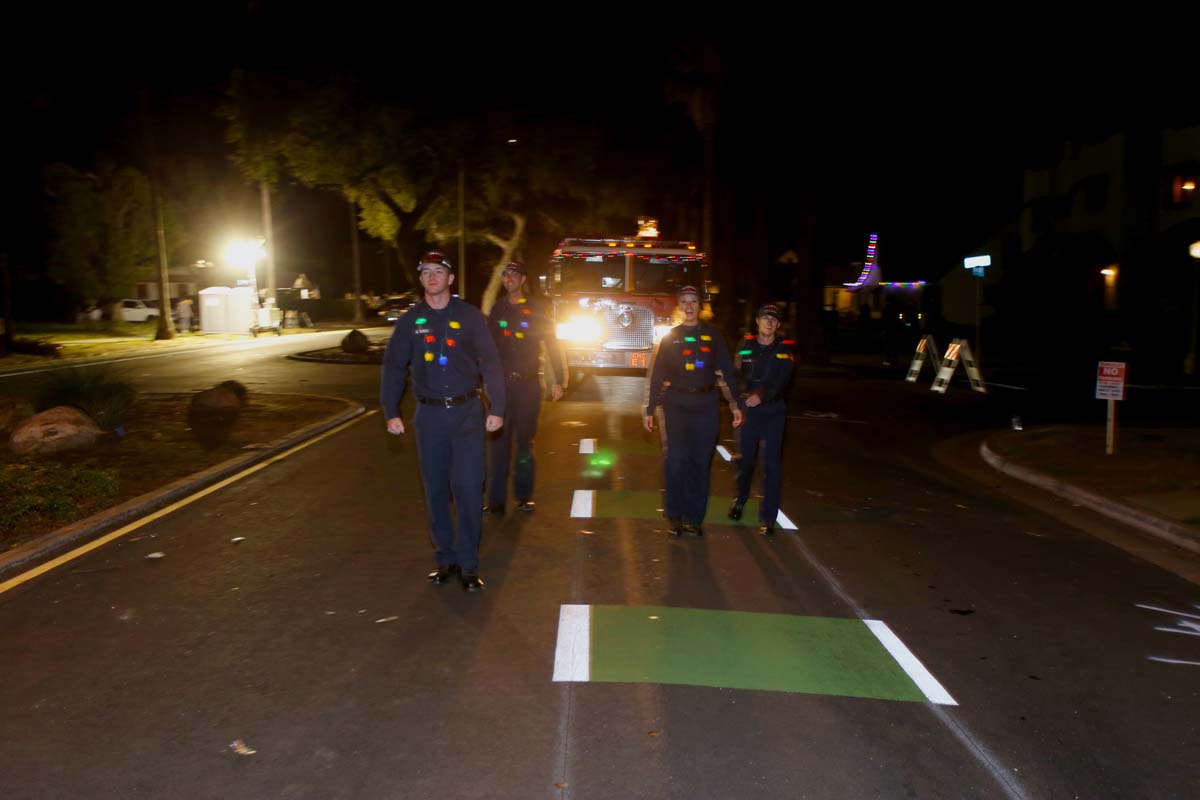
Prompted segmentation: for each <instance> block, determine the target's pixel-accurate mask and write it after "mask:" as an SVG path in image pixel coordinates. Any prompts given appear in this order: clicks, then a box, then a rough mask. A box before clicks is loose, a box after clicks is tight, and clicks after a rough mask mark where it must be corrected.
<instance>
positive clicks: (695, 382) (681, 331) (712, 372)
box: [646, 322, 742, 416]
mask: <svg viewBox="0 0 1200 800" xmlns="http://www.w3.org/2000/svg"><path fill="white" fill-rule="evenodd" d="M717 372H720V373H721V376H724V377H725V378H726V379H727V380H728V379H730V378H731V377H732V376H733V375H734V370H733V360H732V359H730V357H729V348H728V347H726V346H725V339H724V337H722V336H721V332H720V331H719V330H717V329H716V328H714V327H713V326H711V325H707V324H705V323H703V322H701V323H700V324H698V325H676V326H675V327H674V328H671V330H670V331H668V332H667V334H666V336H664V337H663V338H662V341H661V342H660V343H659V345H658V352H657V353H656V354H655V356H654V363H653V364H652V365H651V367H650V384H649V393H648V396H647V399H646V416H651V415H652V414H654V409H655V408H657V407H658V404H659V401H660V399H661V395H662V391H663V385H664V384H666V383H669V384H670V385H671V386H672V387H673V388H679V389H684V390H691V389H708V388H712V387H715V386H716V383H717V378H718V376H717V374H716V373H717ZM741 404H742V401H741V400H740V399H739V400H738V405H741Z"/></svg>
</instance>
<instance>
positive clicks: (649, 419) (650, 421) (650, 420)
mask: <svg viewBox="0 0 1200 800" xmlns="http://www.w3.org/2000/svg"><path fill="white" fill-rule="evenodd" d="M642 426H643V427H645V429H646V430H647V431H648V432H650V433H654V415H653V414H647V415H646V417H645V419H643V420H642Z"/></svg>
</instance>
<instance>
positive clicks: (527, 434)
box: [486, 261, 563, 514]
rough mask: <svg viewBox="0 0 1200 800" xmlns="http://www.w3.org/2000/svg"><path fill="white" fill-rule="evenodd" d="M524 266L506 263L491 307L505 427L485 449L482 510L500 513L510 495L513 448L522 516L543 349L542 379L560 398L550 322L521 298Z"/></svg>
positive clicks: (558, 360) (528, 498)
mask: <svg viewBox="0 0 1200 800" xmlns="http://www.w3.org/2000/svg"><path fill="white" fill-rule="evenodd" d="M526 279H527V276H526V274H525V267H524V266H523V265H522V264H521V263H519V262H517V261H510V262H508V263H507V264H505V265H504V269H503V271H502V272H501V273H500V282H501V284H502V285H503V287H504V296H503V297H501V298H500V299H499V300H497V301H496V304H495V305H494V306H492V310H491V313H489V314H488V326H489V327H490V328H491V331H492V338H493V339H494V340H495V342H496V349H497V350H498V351H499V352H500V363H501V364H502V365H503V368H504V380H505V383H506V387H505V390H506V391H505V394H506V395H507V397H508V401H507V402H506V403H505V414H504V427H502V428H501V429H500V430H499V431H497V432H495V433H493V434H491V436H490V437H489V440H490V444H489V445H488V489H487V496H488V504H487V508H486V510H487V511H489V512H491V513H493V514H503V513H504V504H505V500H506V497H507V494H508V470H509V464H510V463H511V461H512V457H513V456H512V451H513V444H514V443H515V444H516V451H517V455H516V462H517V463H516V468H515V469H514V470H513V495H514V497H515V498H516V501H517V508H518V509H520V510H521V511H532V510H533V499H532V498H533V478H534V466H535V465H534V459H533V437H534V436H535V435H536V434H537V423H538V414H539V412H540V411H541V409H542V384H541V380H540V378H539V376H538V358H539V356H540V354H541V348H542V345H545V347H546V376H547V379H548V381H550V384H551V389H550V396H551V397H552V398H553V399H554V400H560V399H562V393H563V376H562V370H563V366H562V354H561V353H560V352H559V349H558V339H557V337H556V336H555V335H554V329H553V327H552V326H551V323H550V318H549V317H548V316H547V314H546V310H545V308H544V307H543V306H542V304H541V303H538V302H536V301H534V300H532V299H531V298H530V297H529V296H528V295H527V294H526V293H525V281H526Z"/></svg>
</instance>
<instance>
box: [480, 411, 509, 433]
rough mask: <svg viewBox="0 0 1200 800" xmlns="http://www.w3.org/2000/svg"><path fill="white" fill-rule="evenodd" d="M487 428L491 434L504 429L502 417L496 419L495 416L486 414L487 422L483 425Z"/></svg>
mask: <svg viewBox="0 0 1200 800" xmlns="http://www.w3.org/2000/svg"><path fill="white" fill-rule="evenodd" d="M483 427H485V428H487V431H488V433H493V432H495V431H498V430H500V429H501V428H503V427H504V417H497V416H496V415H495V414H488V416H487V422H485V423H484V424H483Z"/></svg>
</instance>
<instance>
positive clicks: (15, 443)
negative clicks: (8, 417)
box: [8, 406, 100, 455]
mask: <svg viewBox="0 0 1200 800" xmlns="http://www.w3.org/2000/svg"><path fill="white" fill-rule="evenodd" d="M99 435H100V426H98V425H97V424H96V423H95V421H94V420H93V419H92V418H91V417H89V416H88V415H87V414H85V413H84V412H83V411H80V410H79V409H78V408H73V407H71V406H55V407H54V408H49V409H46V410H45V411H43V412H42V413H40V414H34V415H33V416H32V417H30V418H29V419H27V420H25V421H24V422H22V423H20V424H19V425H17V427H16V429H15V430H13V432H12V436H11V437H10V438H9V440H8V443H9V447H11V448H12V450H13V452H15V453H20V454H22V455H28V454H42V453H61V452H63V451H65V450H78V449H81V448H85V447H91V446H93V445H94V444H96V437H97V436H99Z"/></svg>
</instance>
